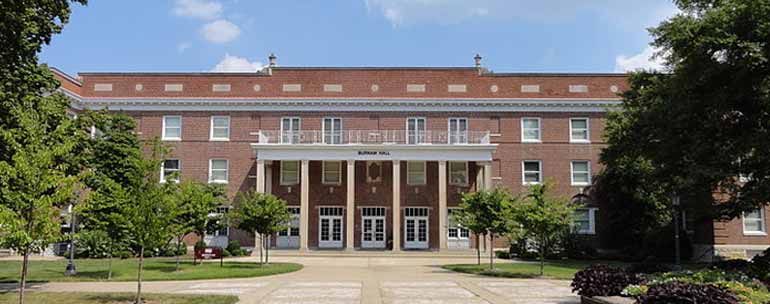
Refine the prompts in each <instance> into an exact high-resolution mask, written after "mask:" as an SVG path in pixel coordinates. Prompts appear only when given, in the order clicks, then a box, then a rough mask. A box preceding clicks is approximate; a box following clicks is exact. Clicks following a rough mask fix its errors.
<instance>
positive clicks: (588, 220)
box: [572, 208, 597, 234]
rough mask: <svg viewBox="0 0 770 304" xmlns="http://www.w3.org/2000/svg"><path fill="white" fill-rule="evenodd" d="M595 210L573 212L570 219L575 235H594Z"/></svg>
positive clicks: (583, 209) (587, 209) (584, 209)
mask: <svg viewBox="0 0 770 304" xmlns="http://www.w3.org/2000/svg"><path fill="white" fill-rule="evenodd" d="M596 210H597V209H596V208H581V209H577V210H575V214H574V217H573V219H572V226H573V227H574V228H573V231H574V232H575V233H577V234H596Z"/></svg>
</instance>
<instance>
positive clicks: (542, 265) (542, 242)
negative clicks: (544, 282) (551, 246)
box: [540, 237, 545, 277]
mask: <svg viewBox="0 0 770 304" xmlns="http://www.w3.org/2000/svg"><path fill="white" fill-rule="evenodd" d="M544 268H545V237H541V238H540V276H541V277H542V276H543V274H544Z"/></svg>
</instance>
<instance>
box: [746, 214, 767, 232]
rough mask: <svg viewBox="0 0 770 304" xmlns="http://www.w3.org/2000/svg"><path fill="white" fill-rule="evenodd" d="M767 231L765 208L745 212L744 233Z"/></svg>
mask: <svg viewBox="0 0 770 304" xmlns="http://www.w3.org/2000/svg"><path fill="white" fill-rule="evenodd" d="M766 233H767V227H766V226H765V212H764V209H757V210H754V211H751V212H744V213H743V234H760V235H764V234H766Z"/></svg>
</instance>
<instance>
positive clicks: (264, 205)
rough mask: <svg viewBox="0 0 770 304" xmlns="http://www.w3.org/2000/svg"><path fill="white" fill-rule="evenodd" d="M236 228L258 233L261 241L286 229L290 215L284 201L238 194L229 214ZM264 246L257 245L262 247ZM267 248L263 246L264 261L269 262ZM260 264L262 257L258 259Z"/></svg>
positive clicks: (265, 195)
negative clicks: (233, 207)
mask: <svg viewBox="0 0 770 304" xmlns="http://www.w3.org/2000/svg"><path fill="white" fill-rule="evenodd" d="M231 216H232V219H233V221H234V222H235V225H236V227H238V229H241V230H243V231H253V233H259V234H260V235H261V236H262V237H261V239H263V240H266V239H267V236H270V235H273V234H274V233H277V232H278V231H280V230H283V229H286V227H287V224H288V223H289V221H290V220H291V213H289V209H288V208H287V206H286V201H284V200H282V199H280V198H277V197H275V196H273V195H271V194H265V193H259V192H256V191H249V192H244V193H240V194H239V195H238V197H237V198H236V200H235V210H233V212H231ZM264 245H265V244H259V246H264ZM268 247H269V246H265V260H264V263H265V264H268V261H269V256H270V254H269V249H268ZM259 262H260V263H262V256H261V255H260V257H259Z"/></svg>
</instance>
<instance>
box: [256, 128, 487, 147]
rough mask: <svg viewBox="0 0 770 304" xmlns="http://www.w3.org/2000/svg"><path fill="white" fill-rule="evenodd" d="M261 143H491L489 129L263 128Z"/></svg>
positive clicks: (260, 133)
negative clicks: (298, 129)
mask: <svg viewBox="0 0 770 304" xmlns="http://www.w3.org/2000/svg"><path fill="white" fill-rule="evenodd" d="M258 136H259V143H260V144H332V145H354V144H366V145H430V144H434V145H467V144H476V145H478V144H489V132H488V131H460V132H447V131H406V130H346V131H326V132H324V131H275V130H272V131H271V130H260V131H259V133H258Z"/></svg>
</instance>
